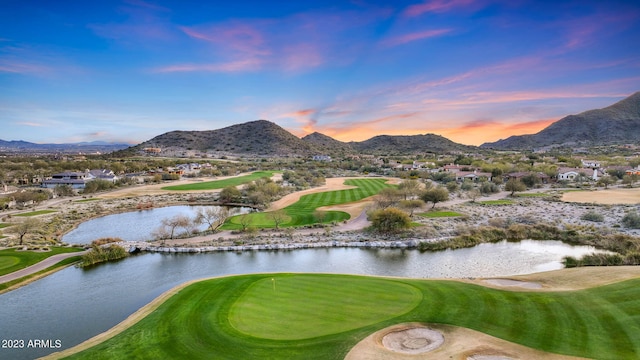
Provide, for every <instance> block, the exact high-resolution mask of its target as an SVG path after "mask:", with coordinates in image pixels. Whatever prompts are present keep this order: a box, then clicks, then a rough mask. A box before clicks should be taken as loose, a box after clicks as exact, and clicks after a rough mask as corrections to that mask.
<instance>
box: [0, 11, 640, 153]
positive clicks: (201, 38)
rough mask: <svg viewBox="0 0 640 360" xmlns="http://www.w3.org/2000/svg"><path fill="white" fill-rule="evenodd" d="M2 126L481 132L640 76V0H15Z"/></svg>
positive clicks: (61, 132)
mask: <svg viewBox="0 0 640 360" xmlns="http://www.w3.org/2000/svg"><path fill="white" fill-rule="evenodd" d="M0 4H1V5H2V6H1V10H0V139H3V140H25V141H31V142H36V143H62V142H80V141H110V142H128V143H139V142H142V141H145V140H148V139H150V138H152V137H154V136H156V135H159V134H162V133H164V132H167V131H172V130H214V129H219V128H222V127H226V126H229V125H233V124H238V123H243V122H247V121H253V120H258V119H266V120H270V121H273V122H275V123H276V124H278V125H280V126H282V127H284V128H285V129H287V130H289V131H291V132H292V133H294V134H296V135H298V136H304V135H306V134H309V133H311V132H313V131H318V132H321V133H324V134H326V135H329V136H332V137H334V138H336V139H339V140H342V141H351V140H365V139H368V138H370V137H372V136H375V135H380V134H388V135H411V134H425V133H434V134H438V135H442V136H445V137H447V138H449V139H451V140H453V141H456V142H460V143H464V144H472V145H479V144H482V143H484V142H487V141H495V140H498V139H501V138H506V137H508V136H510V135H519V134H527V133H535V132H538V131H539V130H541V129H543V128H544V127H546V126H548V125H549V124H550V123H552V122H553V121H556V120H558V119H560V118H562V117H564V116H566V115H570V114H576V113H579V112H582V111H585V110H590V109H595V108H602V107H605V106H608V105H611V104H613V103H615V102H617V101H619V100H621V99H623V98H625V97H627V96H629V95H631V94H632V93H634V92H636V91H640V2H638V1H637V0H636V1H615V0H613V1H611V0H609V1H601V0H595V1H592V0H578V1H557V0H555V1H533V0H532V1H527V0H504V1H491V0H451V1H445V0H427V1H420V0H414V1H376V0H372V1H369V0H353V1H328V0H323V1H288V0H287V1H264V0H263V1H243V0H237V1H164V0H160V1H142V0H125V1H116V0H113V1H106V0H104V1H101V0H96V1H93V0H92V1H80V0H76V1H71V0H60V1H30V0H15V1H14V0H0Z"/></svg>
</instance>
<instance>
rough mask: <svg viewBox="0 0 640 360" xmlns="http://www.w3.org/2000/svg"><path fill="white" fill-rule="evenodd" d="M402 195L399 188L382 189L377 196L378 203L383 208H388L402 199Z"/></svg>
mask: <svg viewBox="0 0 640 360" xmlns="http://www.w3.org/2000/svg"><path fill="white" fill-rule="evenodd" d="M402 196H403V195H402V193H401V192H400V190H398V189H395V188H384V189H382V190H380V192H379V193H378V196H376V205H377V206H378V207H379V208H382V209H385V208H388V207H390V206H393V205H395V204H396V203H397V202H398V201H400V199H402Z"/></svg>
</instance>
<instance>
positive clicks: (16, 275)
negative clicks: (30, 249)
mask: <svg viewBox="0 0 640 360" xmlns="http://www.w3.org/2000/svg"><path fill="white" fill-rule="evenodd" d="M87 251H88V250H85V251H78V252H72V253H65V254H57V255H53V256H50V257H48V258H46V259H44V260H42V261H40V262H39V263H35V264H33V265H31V266H29V267H26V268H24V269H22V270H18V271H14V272H12V273H10V274H6V275H2V276H0V284H3V283H6V282H9V281H13V280H16V279H20V278H21V277H25V276H28V275H31V274H35V273H37V272H38V271H42V270H44V269H46V268H48V267H51V266H53V265H55V264H57V263H59V262H60V261H62V260H64V259H67V258H70V257H73V256H79V255H84V254H86V253H87Z"/></svg>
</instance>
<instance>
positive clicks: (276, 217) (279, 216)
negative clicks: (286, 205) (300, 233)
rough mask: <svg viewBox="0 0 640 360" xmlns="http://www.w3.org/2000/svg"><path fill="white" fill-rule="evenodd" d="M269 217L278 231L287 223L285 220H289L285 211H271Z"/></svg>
mask: <svg viewBox="0 0 640 360" xmlns="http://www.w3.org/2000/svg"><path fill="white" fill-rule="evenodd" d="M267 216H268V217H269V219H271V221H273V223H274V224H275V225H276V230H277V229H278V228H279V227H280V224H282V223H283V222H285V220H287V218H288V216H287V214H286V213H285V212H284V210H276V211H270V212H268V213H267Z"/></svg>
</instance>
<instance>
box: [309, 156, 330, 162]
mask: <svg viewBox="0 0 640 360" xmlns="http://www.w3.org/2000/svg"><path fill="white" fill-rule="evenodd" d="M312 160H313V161H326V162H329V161H331V156H329V155H313V158H312Z"/></svg>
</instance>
